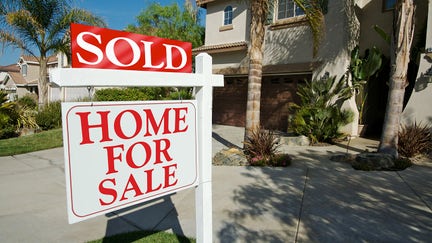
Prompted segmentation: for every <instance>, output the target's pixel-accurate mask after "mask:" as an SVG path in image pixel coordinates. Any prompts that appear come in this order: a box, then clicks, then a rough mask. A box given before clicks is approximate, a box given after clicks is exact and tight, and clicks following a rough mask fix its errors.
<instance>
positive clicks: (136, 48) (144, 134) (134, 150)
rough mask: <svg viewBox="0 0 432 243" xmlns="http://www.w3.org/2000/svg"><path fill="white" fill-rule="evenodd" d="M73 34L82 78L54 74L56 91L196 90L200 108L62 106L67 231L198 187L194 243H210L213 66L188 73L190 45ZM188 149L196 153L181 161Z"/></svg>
mask: <svg viewBox="0 0 432 243" xmlns="http://www.w3.org/2000/svg"><path fill="white" fill-rule="evenodd" d="M71 29H72V31H71V32H72V33H71V36H72V40H71V41H72V47H73V48H75V51H73V54H74V55H75V56H74V57H73V58H72V59H73V62H75V63H76V64H73V66H74V65H75V67H79V68H57V69H52V70H50V80H51V81H52V82H54V83H56V84H57V85H58V86H60V87H193V88H195V91H196V94H195V99H196V100H193V101H150V102H132V101H130V102H110V103H107V102H101V103H100V102H87V103H63V104H62V109H63V114H62V116H63V130H64V131H63V141H64V148H65V155H64V156H65V167H66V168H65V171H66V179H67V181H66V184H67V185H66V186H67V193H68V215H69V222H70V223H74V222H78V221H81V220H85V219H88V218H91V217H95V216H97V215H101V214H105V213H108V212H111V211H115V210H118V209H120V208H124V207H127V206H132V205H134V204H137V203H141V202H144V201H147V200H151V199H155V198H158V197H160V196H164V195H168V194H170V193H173V192H176V191H179V190H182V189H185V188H189V187H195V202H196V238H197V241H198V242H206V243H207V242H212V241H213V237H212V234H213V229H212V220H213V218H212V187H211V186H212V161H211V160H212V158H211V157H212V90H213V87H221V86H223V83H224V82H223V76H222V75H215V74H212V59H211V56H209V55H208V54H205V53H202V54H199V55H198V56H197V57H196V72H195V73H188V72H189V71H190V70H191V67H190V65H191V59H190V57H189V54H190V45H187V44H184V43H181V42H176V41H171V40H165V39H160V38H157V37H147V36H140V35H137V34H130V33H126V32H120V31H112V30H108V29H101V28H98V27H88V26H82V25H75V27H73V28H71ZM74 29H75V30H74ZM77 32H78V33H77ZM156 43H157V44H156ZM74 46H75V47H74ZM117 49H120V50H121V52H120V53H118V52H117ZM128 53H129V54H130V55H129V57H128V55H125V54H128ZM151 53H162V54H154V55H152V54H151ZM92 67H94V68H92ZM105 68H107V69H105ZM112 68H115V69H112ZM143 70H144V71H143ZM185 140H186V141H187V142H186V144H188V142H191V141H193V142H194V143H195V146H194V148H190V150H188V151H187V152H186V153H181V152H179V151H181V150H183V146H184V145H180V144H181V143H182V141H185ZM188 156H189V157H188ZM87 157H91V159H89V158H87ZM95 160H97V161H98V162H97V163H99V164H95ZM182 162H186V163H188V165H182V164H181V163H182ZM195 165H196V166H195ZM83 178H87V179H88V181H86V182H85V183H84V182H81V181H80V180H81V179H83ZM95 194H97V195H95ZM86 200H91V202H87V201H86Z"/></svg>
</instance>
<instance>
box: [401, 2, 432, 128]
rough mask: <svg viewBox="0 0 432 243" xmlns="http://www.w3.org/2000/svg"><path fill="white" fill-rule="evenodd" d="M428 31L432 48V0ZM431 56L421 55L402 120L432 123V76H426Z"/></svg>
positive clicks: (429, 43)
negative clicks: (412, 88) (415, 78)
mask: <svg viewBox="0 0 432 243" xmlns="http://www.w3.org/2000/svg"><path fill="white" fill-rule="evenodd" d="M424 8H425V9H428V13H429V14H428V20H427V23H428V25H427V32H426V48H432V1H431V0H429V2H428V6H427V7H424ZM429 55H431V57H426V55H425V54H422V55H421V56H420V67H419V70H418V73H417V80H416V83H415V86H414V91H413V93H412V94H411V97H410V99H409V101H408V104H407V106H406V107H405V110H404V111H403V114H402V122H403V123H405V124H411V123H413V122H417V123H419V122H422V124H429V125H431V124H432V108H431V104H432V77H427V76H425V75H424V74H425V72H426V70H428V69H429V68H432V53H430V54H429Z"/></svg>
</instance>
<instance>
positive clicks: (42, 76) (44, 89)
mask: <svg viewBox="0 0 432 243" xmlns="http://www.w3.org/2000/svg"><path fill="white" fill-rule="evenodd" d="M47 63H48V60H47V58H46V57H40V59H39V80H38V89H39V108H41V107H44V106H45V105H46V104H48V72H47Z"/></svg>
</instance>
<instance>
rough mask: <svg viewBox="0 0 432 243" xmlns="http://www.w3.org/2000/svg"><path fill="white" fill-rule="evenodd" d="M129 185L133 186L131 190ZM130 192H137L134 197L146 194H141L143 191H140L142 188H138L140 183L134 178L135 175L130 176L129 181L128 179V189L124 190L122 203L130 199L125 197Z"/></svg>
mask: <svg viewBox="0 0 432 243" xmlns="http://www.w3.org/2000/svg"><path fill="white" fill-rule="evenodd" d="M129 185H131V186H132V187H130V188H129ZM128 191H134V192H135V196H134V197H137V196H141V195H143V194H144V193H142V192H141V190H140V188H139V186H138V183H137V182H136V180H135V177H134V176H133V174H131V175H130V176H129V179H128V181H127V183H126V187H125V189H124V192H123V195H122V197H121V198H120V201H123V200H126V199H128V198H127V197H125V195H126V192H128Z"/></svg>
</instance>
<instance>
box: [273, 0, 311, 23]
mask: <svg viewBox="0 0 432 243" xmlns="http://www.w3.org/2000/svg"><path fill="white" fill-rule="evenodd" d="M281 1H285V3H286V5H287V4H288V3H289V2H291V3H292V4H293V9H292V11H293V13H292V14H293V15H292V16H290V17H284V18H279V13H280V11H279V6H280V2H281ZM275 7H276V11H274V19H275V20H276V21H286V20H287V19H295V18H297V19H298V18H301V17H303V16H305V15H306V14H305V13H304V12H303V11H302V10H301V9H300V7H298V6H297V4H296V3H295V2H294V1H293V0H278V1H277V4H276V5H275ZM298 10H300V11H301V12H303V14H297V11H298ZM283 13H284V15H288V11H287V9H285V10H284V11H283Z"/></svg>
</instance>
